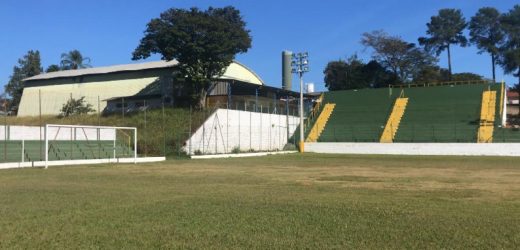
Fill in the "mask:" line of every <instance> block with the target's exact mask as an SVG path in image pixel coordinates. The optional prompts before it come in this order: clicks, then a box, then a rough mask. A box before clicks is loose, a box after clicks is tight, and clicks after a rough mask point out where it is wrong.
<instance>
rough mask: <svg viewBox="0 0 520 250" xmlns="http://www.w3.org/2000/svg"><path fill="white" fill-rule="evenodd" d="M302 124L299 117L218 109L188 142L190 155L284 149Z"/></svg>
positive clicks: (186, 148) (187, 150)
mask: <svg viewBox="0 0 520 250" xmlns="http://www.w3.org/2000/svg"><path fill="white" fill-rule="evenodd" d="M298 124H299V117H297V116H290V115H279V114H276V113H274V114H272V113H259V112H249V111H240V110H229V109H218V110H216V111H215V113H213V114H212V115H211V116H210V117H209V118H208V119H207V120H206V121H205V122H204V124H203V125H202V126H201V127H200V128H199V129H197V131H195V133H194V134H193V135H192V136H191V138H190V139H188V140H187V141H186V146H185V148H184V150H185V151H186V152H187V153H188V154H189V155H193V154H225V153H231V152H232V151H233V150H240V151H278V150H283V148H284V147H285V145H286V144H287V142H288V140H289V138H290V137H291V136H292V135H293V134H294V132H295V130H296V128H297V126H298Z"/></svg>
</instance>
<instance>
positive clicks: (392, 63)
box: [361, 30, 436, 82]
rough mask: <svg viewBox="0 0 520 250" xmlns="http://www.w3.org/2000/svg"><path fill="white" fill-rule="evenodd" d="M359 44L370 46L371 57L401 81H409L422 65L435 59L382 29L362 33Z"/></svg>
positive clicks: (428, 63) (431, 62)
mask: <svg viewBox="0 0 520 250" xmlns="http://www.w3.org/2000/svg"><path fill="white" fill-rule="evenodd" d="M361 44H363V45H364V46H365V47H370V48H372V49H373V50H374V52H373V54H372V57H373V59H374V60H376V61H377V62H379V63H380V64H381V65H383V66H384V67H385V68H387V69H389V70H390V71H392V72H393V73H394V75H395V76H396V77H397V78H399V79H400V80H401V81H402V82H407V81H409V80H410V78H411V76H412V75H414V74H415V73H416V72H417V71H418V70H420V69H421V68H422V67H425V66H427V65H432V64H433V63H434V62H435V61H436V59H435V58H434V57H433V56H431V55H430V54H429V53H426V51H423V50H421V49H419V48H417V47H416V46H415V44H413V43H407V42H405V41H404V40H402V39H401V38H400V37H398V36H390V35H388V34H387V33H386V32H384V31H382V30H378V31H372V32H370V33H364V34H363V38H362V39H361Z"/></svg>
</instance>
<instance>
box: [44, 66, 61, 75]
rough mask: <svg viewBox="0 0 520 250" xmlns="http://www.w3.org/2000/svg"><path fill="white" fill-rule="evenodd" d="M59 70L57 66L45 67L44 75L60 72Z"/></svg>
mask: <svg viewBox="0 0 520 250" xmlns="http://www.w3.org/2000/svg"><path fill="white" fill-rule="evenodd" d="M60 70H61V67H60V66H59V65H57V64H51V65H49V66H48V67H47V69H46V70H45V73H51V72H56V71H60Z"/></svg>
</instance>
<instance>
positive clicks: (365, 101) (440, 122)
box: [307, 83, 520, 142]
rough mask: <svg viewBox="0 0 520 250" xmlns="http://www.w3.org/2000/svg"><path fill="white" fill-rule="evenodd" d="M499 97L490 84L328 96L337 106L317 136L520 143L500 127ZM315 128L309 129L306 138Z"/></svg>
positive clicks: (517, 134) (514, 134) (326, 139)
mask: <svg viewBox="0 0 520 250" xmlns="http://www.w3.org/2000/svg"><path fill="white" fill-rule="evenodd" d="M399 97H401V98H399ZM501 98H502V91H501V85H500V84H487V83H486V84H483V83H475V84H464V85H455V84H447V85H438V86H413V87H412V86H401V87H399V88H389V89H362V90H345V91H332V92H327V93H325V94H324V99H323V103H325V104H328V103H330V104H335V108H334V110H333V112H331V114H328V116H327V118H328V121H327V122H326V123H323V122H322V123H320V124H318V123H316V124H314V125H315V126H316V125H319V126H322V127H321V128H319V129H318V130H317V129H314V130H315V131H320V132H321V134H319V135H318V136H316V135H313V137H317V140H315V141H318V142H492V141H493V142H518V141H520V131H518V130H515V129H510V128H503V127H502V124H501V118H500V117H501V113H502V110H501V105H500V103H501V101H502V100H501ZM324 124H326V125H324ZM311 130H312V126H307V134H311V133H310V131H311ZM479 135H480V136H479ZM309 141H310V140H309Z"/></svg>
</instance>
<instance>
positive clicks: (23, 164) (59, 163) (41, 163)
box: [0, 157, 166, 169]
mask: <svg viewBox="0 0 520 250" xmlns="http://www.w3.org/2000/svg"><path fill="white" fill-rule="evenodd" d="M165 160H166V157H139V158H137V159H135V158H116V159H114V158H109V159H90V160H63V161H49V162H47V164H48V166H69V165H90V164H103V163H147V162H160V161H165ZM45 164H46V162H45V161H34V162H9V163H0V169H12V168H30V167H45Z"/></svg>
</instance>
